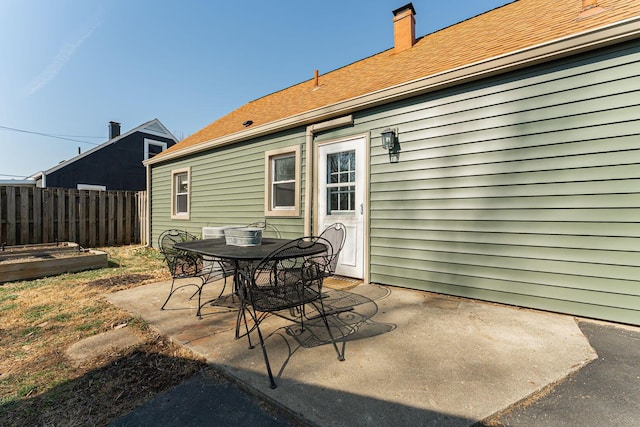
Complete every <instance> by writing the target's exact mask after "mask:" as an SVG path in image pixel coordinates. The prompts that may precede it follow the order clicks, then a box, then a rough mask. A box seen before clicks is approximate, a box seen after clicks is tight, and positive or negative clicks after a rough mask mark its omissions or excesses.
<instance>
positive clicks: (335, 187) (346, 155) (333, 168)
mask: <svg viewBox="0 0 640 427" xmlns="http://www.w3.org/2000/svg"><path fill="white" fill-rule="evenodd" d="M355 180H356V152H355V150H351V151H343V152H341V153H333V154H329V155H328V156H327V206H328V208H329V209H328V212H327V214H329V215H331V214H332V213H333V214H337V213H341V212H342V213H344V212H353V211H355V204H356V200H355V194H356V186H355Z"/></svg>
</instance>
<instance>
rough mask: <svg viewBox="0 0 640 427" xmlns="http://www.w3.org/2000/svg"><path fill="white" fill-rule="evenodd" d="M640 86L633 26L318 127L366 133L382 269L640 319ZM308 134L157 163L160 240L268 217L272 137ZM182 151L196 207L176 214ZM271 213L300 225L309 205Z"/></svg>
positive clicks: (518, 300) (371, 235)
mask: <svg viewBox="0 0 640 427" xmlns="http://www.w3.org/2000/svg"><path fill="white" fill-rule="evenodd" d="M639 99H640V42H637V41H636V42H630V43H626V44H621V45H618V46H613V47H609V48H606V49H602V50H598V51H593V52H589V53H585V54H582V55H579V56H575V57H572V58H567V59H564V60H560V61H555V62H550V63H545V64H540V65H538V66H535V67H530V68H528V69H526V70H520V71H517V72H512V73H508V74H503V75H500V76H496V77H492V78H488V79H484V80H479V81H476V82H473V83H468V84H464V85H461V86H457V87H454V88H450V89H446V90H442V91H439V92H434V93H431V94H427V95H423V96H420V97H415V98H412V99H406V100H403V101H398V102H396V103H393V104H389V105H385V106H380V107H376V108H372V109H369V110H366V111H360V112H354V113H353V118H354V124H353V126H352V127H342V128H339V129H336V130H332V131H327V132H323V133H321V134H318V135H316V137H315V141H316V143H320V142H326V141H331V140H334V139H339V138H342V137H348V136H351V135H361V134H363V133H369V135H370V153H369V154H370V164H369V170H370V175H369V186H370V192H369V200H368V201H367V209H368V222H369V228H368V236H367V242H368V249H369V259H368V260H366V261H365V262H366V263H367V264H368V279H369V280H370V281H371V282H375V283H382V284H389V285H394V286H402V287H408V288H414V289H420V290H427V291H434V292H439V293H444V294H449V295H457V296H463V297H468V298H477V299H483V300H489V301H495V302H500V303H507V304H513V305H519V306H525V307H531V308H537V309H545V310H551V311H558V312H564V313H570V314H575V315H583V316H587V317H594V318H600V319H606V320H614V321H618V322H625V323H631V324H640V221H639V220H638V218H639V217H638V212H640V167H639V166H640V102H639V101H638V100H639ZM388 127H390V128H397V129H398V130H399V140H400V144H401V152H400V161H399V163H389V157H388V154H387V152H386V151H385V150H383V149H382V147H381V146H380V132H382V131H383V130H384V129H386V128H388ZM304 141H305V139H304V128H299V129H296V130H292V131H288V132H286V133H282V134H278V135H275V136H272V137H271V138H264V139H260V140H255V141H250V142H248V143H243V144H236V145H232V146H227V147H222V148H219V149H216V150H210V151H208V152H205V153H202V154H199V155H195V156H192V157H190V158H185V159H181V160H178V161H171V162H168V163H161V164H155V165H152V167H151V169H152V170H151V174H152V181H151V184H152V196H153V197H152V202H151V211H152V213H151V215H152V217H151V218H152V236H153V242H154V244H155V242H156V241H157V238H158V235H159V234H160V233H161V232H162V231H163V230H164V229H167V228H173V227H177V228H181V229H187V230H189V231H192V232H195V233H199V232H200V230H201V227H203V226H218V225H226V224H245V223H249V222H253V221H255V220H258V219H262V218H263V215H264V214H263V209H264V152H265V151H267V150H272V149H275V148H279V147H286V146H292V145H295V144H300V145H301V147H302V149H303V150H304V148H305V144H304ZM302 157H303V160H302V166H303V170H302V176H301V177H300V179H301V180H302V181H301V182H302V184H303V185H304V182H305V179H304V175H305V173H306V171H305V170H304V165H305V160H304V157H305V155H304V151H303V156H302ZM185 166H190V167H191V183H192V184H191V185H192V195H191V197H192V200H191V219H190V220H188V221H179V220H173V221H172V220H171V219H170V198H171V194H170V188H171V183H170V179H171V170H172V169H177V168H181V167H185ZM305 190H306V189H305V188H302V191H301V193H302V194H301V201H300V203H301V204H302V203H303V201H304V192H305ZM301 212H304V207H303V206H301ZM269 221H270V222H272V223H274V224H276V225H277V226H278V228H280V229H281V230H282V231H284V233H283V237H296V236H299V235H300V234H301V233H302V232H303V218H302V217H300V218H274V219H273V220H272V219H271V218H270V219H269Z"/></svg>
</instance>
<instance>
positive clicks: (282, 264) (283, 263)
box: [240, 237, 344, 388]
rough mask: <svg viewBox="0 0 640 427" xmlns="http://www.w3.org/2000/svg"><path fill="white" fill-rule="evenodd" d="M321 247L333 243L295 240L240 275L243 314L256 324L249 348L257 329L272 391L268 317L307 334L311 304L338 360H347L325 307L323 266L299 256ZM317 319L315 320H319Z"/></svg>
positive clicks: (318, 240)
mask: <svg viewBox="0 0 640 427" xmlns="http://www.w3.org/2000/svg"><path fill="white" fill-rule="evenodd" d="M316 243H322V244H324V245H325V246H326V248H327V250H329V248H330V243H329V242H328V241H327V240H325V239H324V238H320V237H314V238H300V239H296V240H292V241H290V242H288V243H286V244H285V245H283V246H281V247H280V248H278V249H276V250H275V251H273V252H272V253H271V254H270V255H268V256H266V257H265V258H263V259H262V260H261V261H260V262H259V263H258V264H257V265H256V267H255V268H253V269H252V271H250V272H249V273H248V274H241V275H240V277H241V280H242V284H241V286H242V287H241V292H242V296H241V298H242V310H243V314H242V315H243V316H244V312H246V311H248V312H249V314H250V316H251V319H252V321H253V323H254V326H253V328H252V329H251V330H250V329H249V327H248V325H247V323H246V318H245V326H247V339H248V341H249V348H253V345H252V343H251V337H250V333H251V331H253V330H254V329H255V330H256V331H257V332H258V337H259V338H260V346H261V347H262V354H263V357H264V361H265V364H266V367H267V373H268V375H269V381H270V383H271V388H276V387H277V386H276V383H275V381H274V379H273V373H272V371H271V365H270V364H269V357H268V355H267V350H266V347H265V342H264V336H263V333H262V330H261V329H260V325H261V323H262V321H263V320H264V319H265V318H267V317H268V315H269V314H276V315H278V316H280V317H282V318H285V319H288V320H291V321H293V322H296V323H298V324H299V325H300V328H301V331H303V330H304V321H305V319H309V318H308V317H307V312H306V306H307V305H308V304H311V305H312V306H313V307H314V308H315V310H316V311H317V312H318V315H317V316H319V317H321V318H322V321H323V322H324V325H325V326H326V328H327V332H328V334H329V337H330V339H331V342H332V344H333V347H334V348H335V350H336V353H337V355H338V360H341V361H342V360H344V351H343V352H342V353H341V352H340V350H339V349H338V345H337V344H336V340H335V338H334V337H333V333H332V332H331V328H330V326H329V322H328V321H327V314H326V312H325V308H324V303H323V301H322V281H323V279H324V265H323V264H319V263H317V262H315V261H314V260H313V259H312V258H309V257H305V256H303V255H300V252H301V249H304V248H309V247H310V246H312V245H314V244H316ZM317 316H315V317H313V318H317Z"/></svg>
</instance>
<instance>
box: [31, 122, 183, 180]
mask: <svg viewBox="0 0 640 427" xmlns="http://www.w3.org/2000/svg"><path fill="white" fill-rule="evenodd" d="M176 142H178V140H177V139H176V137H175V136H173V135H172V134H171V132H169V131H168V130H167V128H165V127H164V125H163V124H162V123H160V121H159V120H158V119H153V120H149V121H148V122H146V123H143V124H141V125H140V126H138V127H136V128H134V129H131V130H130V131H129V132H127V133H125V134H122V135H121V134H120V123H118V122H109V140H108V141H106V142H104V143H103V144H100V145H98V146H96V147H94V148H92V149H91V150H88V151H85V152H84V153H81V154H78V155H77V156H75V157H73V158H71V159H69V160H66V161H64V162H60V163H59V164H57V165H56V166H54V167H52V168H50V169H47V170H46V171H42V172H38V173H35V174H33V175H31V176H30V177H29V179H33V180H36V185H37V186H38V187H62V188H76V189H79V190H130V191H143V190H146V188H147V176H146V170H145V167H144V165H143V164H142V161H143V160H147V159H150V158H152V157H153V156H155V155H156V154H158V153H161V152H162V151H164V150H166V149H167V148H169V147H171V146H173V145H174V144H175V143H176Z"/></svg>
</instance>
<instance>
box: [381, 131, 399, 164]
mask: <svg viewBox="0 0 640 427" xmlns="http://www.w3.org/2000/svg"><path fill="white" fill-rule="evenodd" d="M380 136H381V137H382V148H384V149H385V150H388V151H389V162H390V163H398V161H400V143H399V142H398V129H389V128H386V129H385V130H384V131H383V132H382V133H381V134H380Z"/></svg>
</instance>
